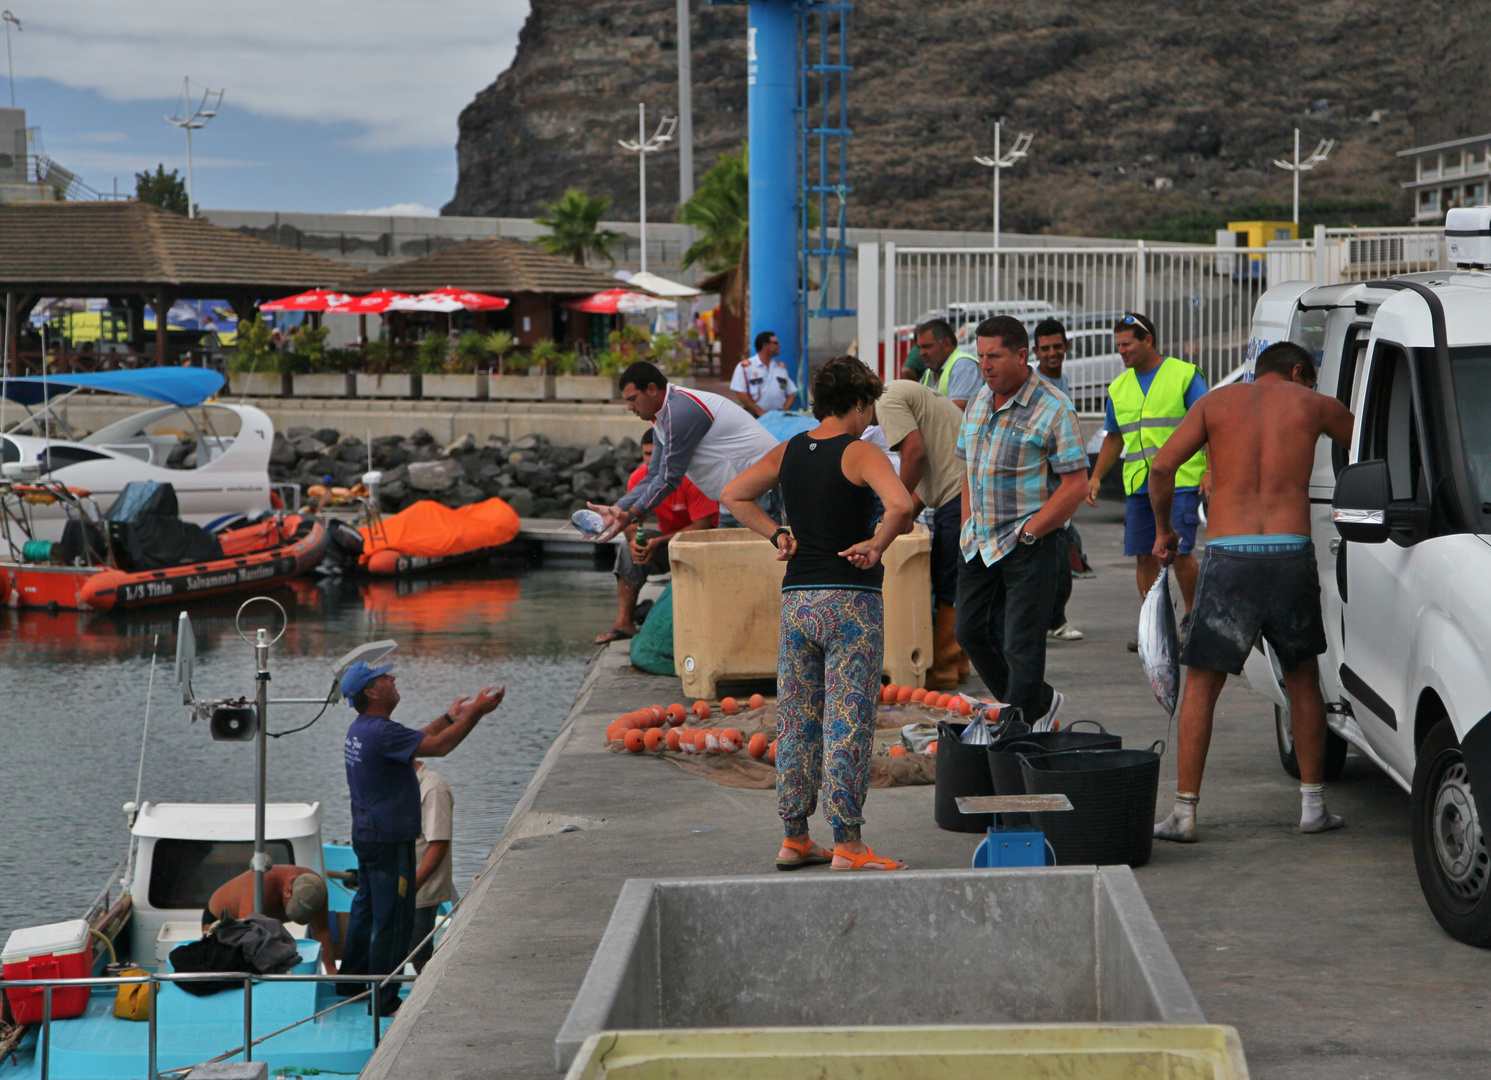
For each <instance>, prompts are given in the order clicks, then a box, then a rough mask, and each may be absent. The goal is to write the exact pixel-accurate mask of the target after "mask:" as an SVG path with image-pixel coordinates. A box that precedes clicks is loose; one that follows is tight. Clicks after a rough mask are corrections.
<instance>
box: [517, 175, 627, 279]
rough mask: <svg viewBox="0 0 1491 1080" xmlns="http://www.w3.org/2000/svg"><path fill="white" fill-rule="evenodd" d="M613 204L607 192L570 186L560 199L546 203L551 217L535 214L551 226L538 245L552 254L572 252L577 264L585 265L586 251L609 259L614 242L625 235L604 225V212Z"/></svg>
mask: <svg viewBox="0 0 1491 1080" xmlns="http://www.w3.org/2000/svg"><path fill="white" fill-rule="evenodd" d="M610 206H611V200H610V199H608V198H606V197H605V196H604V195H591V194H589V193H588V192H585V191H581V190H580V189H579V188H569V189H568V190H566V191H565V193H564V197H563V198H562V199H559V200H558V201H557V202H551V203H544V212H545V213H546V214H547V215H548V216H547V217H541V218H534V221H535V223H537V224H539V225H546V226H548V228H549V229H550V233H549V235H548V236H540V237H539V238H538V240H537V243H538V246H539V247H541V248H543V249H544V250H545V251H547V252H548V253H549V254H550V255H568V256H570V257H571V258H573V259H574V260H575V262H576V264H577V265H579V266H584V265H585V256H586V255H598V256H600V257H601V258H603V259H606V260H607V261H609V262H613V263H614V262H615V261H616V260H615V259H614V258H612V257H611V245H612V244H614V243H616V242H618V241H619V240H622V239H624V237H623V236H622V234H621V233H619V232H617V231H616V230H615V229H600V228H597V227H596V226H597V225H598V224H599V223H600V220H601V215H603V214H604V213H605V212H606V211H607V209H609V208H610Z"/></svg>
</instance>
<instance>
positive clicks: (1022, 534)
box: [1015, 525, 1040, 547]
mask: <svg viewBox="0 0 1491 1080" xmlns="http://www.w3.org/2000/svg"><path fill="white" fill-rule="evenodd" d="M1015 539H1016V540H1018V541H1020V543H1022V544H1024V545H1025V546H1026V547H1029V546H1030V545H1031V544H1033V543H1035V542H1036V541H1037V540H1039V539H1040V537H1038V536H1035V535H1033V534H1031V533H1028V532H1026V531H1025V526H1024V525H1021V526H1020V531H1019V532H1017V533H1015Z"/></svg>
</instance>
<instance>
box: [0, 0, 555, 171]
mask: <svg viewBox="0 0 1491 1080" xmlns="http://www.w3.org/2000/svg"><path fill="white" fill-rule="evenodd" d="M528 6H529V5H528V0H441V2H440V3H439V4H432V3H428V2H426V3H419V4H411V3H408V2H401V0H315V2H312V3H305V2H304V0H300V2H295V0H253V2H252V3H247V4H234V5H221V6H219V5H216V4H209V5H206V6H203V5H202V4H200V3H193V2H188V0H151V2H150V3H148V4H120V3H118V2H117V0H110V2H105V0H46V3H45V4H42V5H38V7H37V8H36V9H33V10H30V11H26V12H18V14H20V15H21V18H22V19H23V21H24V23H25V33H24V34H21V35H16V39H15V41H14V42H13V47H14V49H15V68H16V76H17V77H18V78H46V79H51V80H54V81H55V82H58V83H61V84H63V85H64V86H69V87H73V88H76V89H85V90H93V91H96V92H98V93H100V94H102V95H103V96H104V97H106V98H109V99H110V100H114V101H138V100H161V99H164V98H167V97H169V96H171V95H172V94H178V95H179V94H180V88H181V78H182V76H183V75H190V76H191V79H192V85H193V86H194V87H203V86H211V87H212V88H214V89H217V88H218V87H223V88H225V89H226V91H227V93H226V94H225V95H224V98H223V116H224V117H226V116H227V115H228V111H229V110H231V109H232V108H234V107H235V106H236V107H239V108H245V109H249V110H251V111H253V112H256V113H259V114H262V115H266V116H273V117H282V118H285V119H288V120H295V121H307V120H309V121H319V122H323V123H324V122H346V123H350V124H354V125H357V126H358V127H359V128H360V129H361V134H360V135H359V136H358V137H357V138H356V139H355V140H354V141H355V143H356V144H357V145H359V146H361V147H363V148H366V149H372V150H388V149H416V148H426V147H428V148H434V147H439V148H442V149H448V148H449V147H450V146H451V145H452V144H453V143H454V142H455V138H456V116H457V115H458V114H459V112H460V110H461V109H462V108H463V107H464V106H465V105H466V104H468V103H469V102H470V101H471V99H472V97H473V96H475V94H476V92H477V91H478V90H480V89H482V88H483V87H485V86H487V85H488V84H489V83H491V82H492V80H493V79H495V78H496V77H497V74H498V73H499V72H501V71H502V70H503V69H504V68H506V67H507V65H508V64H509V63H510V62H511V60H512V55H513V51H514V49H515V48H516V47H517V38H518V31H519V30H520V29H521V28H522V25H523V20H524V19H525V18H526V17H527V15H528Z"/></svg>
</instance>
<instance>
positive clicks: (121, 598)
mask: <svg viewBox="0 0 1491 1080" xmlns="http://www.w3.org/2000/svg"><path fill="white" fill-rule="evenodd" d="M217 539H218V541H219V542H220V543H221V545H222V552H223V554H222V557H221V558H217V559H210V560H207V561H205V562H191V563H186V564H184V565H180V566H167V567H162V568H158V569H149V570H134V571H130V570H121V569H118V568H115V567H110V566H77V565H70V566H69V565H56V564H52V563H14V562H7V563H0V579H3V582H0V596H3V595H5V594H6V593H7V592H8V593H9V599H8V602H9V604H10V605H11V606H12V607H53V606H55V607H58V608H68V609H76V610H78V611H110V610H119V609H122V608H133V607H142V606H144V605H146V604H163V603H174V602H176V601H180V600H184V599H190V598H192V597H198V596H215V595H217V594H219V593H228V592H234V591H236V590H239V589H247V588H262V587H264V586H266V585H272V584H275V583H277V582H280V581H284V580H285V579H287V578H292V577H295V576H296V575H297V574H304V573H308V572H309V571H310V570H311V569H313V568H314V567H315V566H316V564H317V563H319V562H320V561H321V556H322V555H323V554H325V551H326V545H327V542H328V539H329V538H328V535H327V532H326V526H325V524H324V523H323V522H322V521H321V519H319V518H316V517H311V516H309V515H299V514H287V515H276V516H274V517H270V518H266V519H265V520H263V521H260V522H257V523H255V524H252V525H244V526H241V527H239V528H236V529H229V530H227V531H225V532H222V533H219V534H217Z"/></svg>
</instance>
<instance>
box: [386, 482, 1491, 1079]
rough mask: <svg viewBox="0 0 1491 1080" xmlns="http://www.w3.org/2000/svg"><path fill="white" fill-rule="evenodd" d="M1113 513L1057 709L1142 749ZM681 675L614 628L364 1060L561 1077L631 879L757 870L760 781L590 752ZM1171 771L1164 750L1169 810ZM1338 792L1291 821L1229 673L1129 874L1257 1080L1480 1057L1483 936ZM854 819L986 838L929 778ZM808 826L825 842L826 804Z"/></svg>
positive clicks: (1460, 1066) (1131, 608) (1058, 651)
mask: <svg viewBox="0 0 1491 1080" xmlns="http://www.w3.org/2000/svg"><path fill="white" fill-rule="evenodd" d="M1114 516H1115V510H1114V508H1113V507H1112V506H1110V505H1109V504H1106V503H1105V504H1103V505H1102V506H1100V507H1099V508H1098V509H1097V510H1087V509H1084V510H1083V511H1082V513H1081V515H1080V516H1079V519H1078V526H1079V528H1081V529H1082V532H1083V537H1084V539H1085V541H1086V549H1087V553H1088V557H1089V559H1090V560H1091V562H1092V564H1093V566H1094V568H1095V569H1096V570H1097V572H1098V575H1099V576H1098V578H1097V579H1096V580H1091V581H1086V580H1079V581H1077V582H1075V591H1074V595H1073V599H1072V602H1071V605H1070V608H1069V614H1070V617H1071V619H1072V621H1073V622H1074V623H1075V624H1076V625H1077V626H1079V627H1080V628H1081V629H1082V630H1083V631H1085V632H1086V634H1087V640H1085V641H1083V642H1077V643H1052V645H1051V648H1050V658H1049V661H1048V677H1049V679H1050V681H1051V682H1052V684H1053V685H1055V686H1056V687H1057V688H1058V689H1060V690H1061V691H1063V692H1064V693H1066V694H1067V695H1068V706H1067V710H1066V719H1067V721H1068V722H1070V721H1071V720H1076V719H1084V718H1091V719H1097V720H1100V721H1101V722H1103V723H1104V724H1105V725H1106V726H1107V727H1108V728H1109V729H1110V730H1114V731H1118V732H1119V733H1121V734H1122V735H1123V736H1124V744H1125V746H1130V747H1144V746H1148V745H1149V744H1150V743H1151V742H1152V741H1153V740H1155V739H1163V738H1167V737H1168V738H1170V739H1172V740H1173V737H1174V732H1173V731H1172V730H1167V723H1166V720H1165V718H1164V716H1163V714H1162V713H1161V712H1160V710H1159V708H1158V706H1157V705H1156V704H1155V703H1154V700H1153V697H1152V696H1151V694H1150V691H1149V688H1148V685H1147V683H1146V681H1145V679H1144V676H1143V673H1142V671H1141V670H1140V667H1139V663H1138V660H1137V659H1136V658H1135V657H1134V655H1133V654H1131V653H1128V652H1126V651H1125V649H1124V642H1125V641H1126V640H1128V639H1130V638H1132V637H1133V633H1134V623H1135V620H1136V618H1137V610H1138V598H1137V595H1136V591H1135V586H1134V578H1133V561H1132V560H1131V559H1125V558H1124V557H1123V555H1122V531H1121V526H1119V525H1118V524H1117V523H1116V522H1115V520H1114ZM597 629H600V628H597ZM677 687H678V683H677V681H676V680H673V679H664V678H657V677H652V676H644V675H641V674H638V673H636V672H635V671H633V670H632V669H631V668H630V667H629V665H628V661H627V653H626V649H625V647H624V645H623V646H622V647H615V646H612V647H609V648H607V649H606V650H604V651H602V652H601V653H600V654H599V655H598V657H597V659H596V660H595V662H594V663H593V664H592V666H591V668H590V670H589V672H588V673H587V675H586V677H585V679H584V681H583V683H582V684H581V685H580V686H579V687H577V693H576V697H575V702H574V705H573V707H572V709H571V710H570V713H569V716H568V718H567V720H566V722H565V724H564V726H563V728H562V730H561V732H560V734H559V735H558V737H556V739H555V741H554V744H553V745H552V746H551V747H550V749H549V752H548V754H547V756H546V757H545V759H544V761H543V763H542V765H541V766H540V767H539V769H538V771H537V773H536V774H535V775H534V777H533V780H532V782H531V783H530V784H529V786H528V790H527V792H526V793H525V795H524V796H523V799H522V800H521V801H520V802H519V804H518V806H517V807H516V808H515V810H514V812H513V814H512V817H511V820H510V822H509V825H508V828H507V830H506V832H505V833H504V835H503V837H502V839H501V840H500V841H499V843H498V844H497V845H496V847H495V848H494V849H493V852H492V855H491V857H490V859H489V861H488V865H487V869H486V871H485V872H484V873H483V875H482V876H481V878H480V879H479V880H478V882H477V883H476V884H475V885H474V886H473V885H470V883H458V887H461V888H464V889H469V895H468V896H467V897H466V898H465V899H464V900H463V902H462V904H461V907H460V910H459V911H458V912H457V915H456V918H455V922H454V925H453V927H452V929H451V931H450V934H449V936H448V938H447V939H446V940H445V941H444V942H443V943H442V946H441V948H440V949H439V950H438V951H437V952H436V954H435V958H434V960H433V961H432V962H431V964H430V965H429V966H428V967H427V968H426V971H425V975H424V976H423V977H422V978H421V979H420V980H419V981H418V982H417V983H416V984H415V989H414V991H413V993H412V996H411V997H410V999H409V1001H408V1003H407V1004H406V1005H405V1006H404V1008H403V1009H402V1010H401V1011H400V1013H399V1015H398V1016H397V1017H396V1018H395V1020H394V1022H393V1024H392V1026H391V1027H390V1029H389V1032H388V1035H387V1037H386V1038H385V1039H384V1041H383V1044H382V1046H381V1048H380V1049H379V1051H378V1052H377V1054H375V1055H374V1057H373V1059H372V1061H371V1062H370V1063H369V1065H368V1066H367V1069H366V1070H365V1072H364V1074H363V1075H364V1076H365V1077H372V1078H379V1080H381V1078H390V1080H392V1078H400V1080H402V1078H405V1077H437V1076H438V1077H446V1078H468V1077H469V1078H472V1080H475V1078H478V1077H480V1078H497V1077H502V1078H506V1077H523V1078H528V1080H531V1078H541V1077H548V1076H554V1075H555V1073H554V1064H553V1062H554V1037H555V1035H556V1033H557V1032H558V1030H559V1027H560V1025H561V1024H562V1022H563V1020H564V1017H565V1014H566V1012H567V1011H568V1009H569V1006H570V1003H571V1002H572V1000H573V999H574V996H575V994H576V992H577V991H578V989H579V987H580V983H581V981H582V980H583V978H584V975H585V971H586V969H587V967H588V965H589V963H590V959H591V956H592V954H593V953H594V950H595V948H596V945H597V944H598V943H599V941H600V938H601V935H602V932H603V931H604V929H605V926H606V923H607V920H608V919H609V917H610V913H611V908H612V905H613V904H614V903H615V900H616V897H617V896H618V894H619V893H620V890H621V886H622V884H623V883H624V882H625V881H626V880H627V879H628V878H642V877H649V878H650V877H696V876H704V875H721V874H744V873H762V872H769V870H770V868H771V865H772V864H771V859H772V857H773V856H774V854H775V851H776V845H777V844H778V843H779V841H780V835H781V827H780V824H779V820H778V818H777V816H776V807H775V795H774V793H773V792H771V791H758V790H740V789H733V788H726V787H721V786H718V785H715V784H713V783H710V782H709V781H707V780H703V779H699V778H697V777H695V776H693V775H690V774H688V773H685V772H683V771H682V770H681V769H679V768H677V767H675V766H674V765H672V764H670V763H668V762H667V761H663V760H658V759H656V758H653V757H651V756H644V755H637V756H631V755H621V756H618V755H615V754H611V753H609V752H608V751H607V750H606V749H604V747H603V731H604V729H605V727H606V725H607V724H608V723H609V722H610V721H611V720H612V719H614V718H615V717H616V716H617V715H618V714H620V713H624V712H628V711H630V710H632V709H635V708H638V707H640V706H642V705H648V704H666V703H668V702H672V701H675V700H679V697H678V695H677V693H676V690H677ZM965 688H967V689H971V690H972V689H977V690H981V687H974V686H969V687H965ZM509 693H511V694H514V695H516V694H521V693H522V687H521V686H510V687H509ZM475 737H478V738H479V737H481V735H480V732H478V734H477V736H475ZM1174 776H1175V773H1174V761H1173V750H1172V751H1170V752H1167V754H1166V756H1165V760H1164V766H1163V774H1162V780H1161V785H1160V797H1161V803H1162V806H1161V810H1162V811H1168V805H1169V797H1170V793H1171V792H1172V791H1173V790H1174ZM459 797H460V794H459V792H458V793H457V798H459ZM1330 800H1331V806H1332V808H1333V809H1334V810H1336V811H1337V812H1340V813H1343V814H1344V815H1345V816H1346V819H1347V822H1348V823H1349V824H1348V827H1347V828H1346V829H1344V830H1341V831H1339V832H1336V833H1331V834H1327V835H1325V836H1301V835H1300V834H1299V833H1298V832H1296V831H1295V824H1296V823H1297V821H1298V814H1299V797H1298V791H1297V787H1296V783H1295V781H1292V780H1291V779H1290V778H1289V777H1288V776H1287V775H1286V774H1285V773H1284V772H1283V770H1282V769H1281V768H1280V766H1279V763H1278V758H1277V753H1276V749H1275V746H1274V734H1273V727H1272V716H1271V707H1270V706H1269V704H1268V703H1267V702H1266V701H1265V700H1264V699H1263V698H1261V697H1260V696H1258V695H1256V694H1254V693H1253V692H1252V691H1250V690H1248V689H1247V688H1246V686H1245V685H1244V684H1242V683H1241V682H1240V681H1239V680H1232V681H1230V682H1229V683H1228V687H1227V689H1226V690H1225V691H1224V692H1223V694H1222V698H1221V701H1220V703H1219V706H1218V710H1217V722H1216V731H1215V735H1214V738H1213V742H1212V750H1211V757H1210V761H1209V764H1208V771H1207V777H1206V789H1205V791H1204V793H1203V799H1202V803H1201V824H1202V830H1203V843H1201V844H1200V845H1197V846H1194V847H1190V846H1179V845H1168V844H1159V845H1156V849H1155V853H1154V858H1153V859H1152V861H1151V862H1150V863H1149V865H1148V866H1145V867H1143V868H1141V869H1139V870H1138V871H1136V874H1137V877H1138V881H1139V884H1140V886H1141V888H1142V889H1143V891H1144V894H1145V897H1146V899H1147V901H1148V903H1149V905H1150V907H1151V908H1152V910H1153V911H1154V913H1155V916H1156V918H1157V919H1158V921H1159V924H1160V927H1161V929H1162V930H1163V931H1164V933H1165V936H1166V939H1167V940H1168V942H1169V944H1170V947H1171V948H1172V949H1173V951H1174V953H1175V955H1176V958H1177V960H1178V961H1179V963H1180V966H1181V969H1182V970H1183V971H1184V973H1185V975H1186V978H1187V979H1188V981H1189V983H1190V985H1191V988H1192V990H1193V991H1194V992H1195V995H1196V998H1197V1000H1198V1001H1199V1003H1200V1005H1201V1008H1202V1010H1203V1012H1204V1013H1205V1015H1206V1017H1207V1019H1208V1020H1209V1021H1211V1022H1214V1023H1223V1024H1233V1025H1235V1026H1236V1027H1237V1028H1238V1029H1239V1031H1240V1032H1241V1035H1242V1040H1243V1046H1244V1049H1245V1050H1246V1053H1247V1057H1248V1061H1249V1065H1250V1067H1251V1069H1252V1073H1253V1075H1254V1076H1255V1077H1263V1078H1275V1077H1290V1078H1294V1077H1299V1078H1305V1077H1308V1078H1311V1080H1321V1078H1325V1080H1334V1078H1341V1080H1345V1078H1348V1077H1351V1078H1355V1077H1361V1076H1368V1075H1370V1076H1374V1077H1409V1076H1426V1075H1433V1076H1440V1077H1452V1076H1453V1077H1459V1076H1465V1077H1470V1076H1481V1075H1484V1073H1485V1071H1486V1051H1485V1038H1484V1016H1483V1010H1482V1004H1483V1002H1484V1000H1485V991H1486V987H1487V986H1488V985H1491V954H1488V953H1486V952H1484V951H1480V950H1476V949H1470V948H1467V947H1465V946H1462V945H1459V944H1457V943H1456V942H1454V941H1452V940H1451V939H1450V938H1449V937H1447V936H1446V935H1445V934H1444V933H1443V932H1442V931H1441V930H1440V929H1439V927H1438V926H1437V924H1435V922H1434V920H1433V918H1432V917H1431V916H1430V914H1429V912H1428V909H1427V908H1426V907H1425V905H1424V902H1423V899H1422V897H1421V896H1420V894H1419V889H1418V883H1417V880H1416V878H1415V874H1414V867H1413V857H1412V853H1411V850H1410V844H1409V833H1408V827H1407V802H1408V800H1407V796H1406V795H1405V794H1403V793H1402V792H1401V791H1400V790H1399V789H1398V788H1397V787H1396V786H1394V785H1393V784H1392V782H1391V781H1389V780H1388V779H1386V778H1385V777H1384V776H1383V775H1382V774H1381V773H1380V772H1378V771H1377V770H1376V769H1375V768H1373V767H1372V766H1370V765H1369V764H1367V763H1366V762H1365V761H1363V760H1362V759H1360V758H1359V757H1357V756H1355V755H1352V756H1351V757H1350V758H1349V759H1348V762H1347V766H1346V771H1345V774H1344V776H1343V777H1342V779H1341V780H1340V781H1339V782H1338V783H1334V784H1332V785H1331V790H1330ZM865 816H866V821H867V824H866V827H865V839H866V840H867V841H868V842H869V843H871V844H872V845H873V846H874V847H875V848H876V849H877V850H878V851H880V852H882V853H884V854H887V855H893V856H899V857H902V858H905V859H907V860H908V861H909V862H910V863H911V865H912V866H913V867H914V868H915V869H945V868H953V867H966V866H967V865H968V864H969V860H970V858H971V856H972V852H973V848H974V845H975V844H976V843H977V841H978V839H979V838H978V837H977V836H974V835H969V834H956V833H945V832H940V831H939V830H938V829H937V828H936V827H935V826H934V825H933V822H932V789H931V788H930V787H910V788H892V789H884V790H880V789H877V790H873V791H871V792H870V795H869V799H868V802H867V804H866V808H865ZM812 825H813V829H814V832H815V835H819V836H820V838H826V836H827V833H826V828H825V826H824V825H823V823H822V820H821V816H820V817H818V818H815V819H814V820H813V822H812ZM566 828H569V829H570V830H571V831H563V832H562V831H560V830H561V829H566ZM800 872H801V873H805V874H814V873H820V872H826V871H825V870H818V869H809V870H804V871H800ZM784 932H789V931H787V930H786V929H785V928H784ZM760 947H762V948H770V947H771V942H769V941H763V942H761V943H760ZM719 960H720V963H722V964H728V963H729V962H730V958H729V957H728V956H721V957H720V958H719ZM887 977H888V978H893V977H894V973H893V972H890V973H887Z"/></svg>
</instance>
